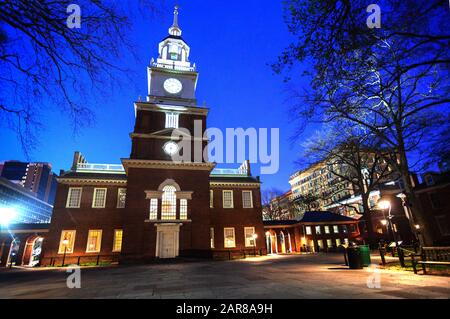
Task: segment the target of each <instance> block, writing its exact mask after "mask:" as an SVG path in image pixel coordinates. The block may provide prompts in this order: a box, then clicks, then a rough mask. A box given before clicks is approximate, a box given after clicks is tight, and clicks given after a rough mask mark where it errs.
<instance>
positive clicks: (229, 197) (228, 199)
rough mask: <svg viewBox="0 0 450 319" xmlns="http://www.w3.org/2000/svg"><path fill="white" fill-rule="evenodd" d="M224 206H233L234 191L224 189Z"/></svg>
mask: <svg viewBox="0 0 450 319" xmlns="http://www.w3.org/2000/svg"><path fill="white" fill-rule="evenodd" d="M223 208H233V191H223Z"/></svg>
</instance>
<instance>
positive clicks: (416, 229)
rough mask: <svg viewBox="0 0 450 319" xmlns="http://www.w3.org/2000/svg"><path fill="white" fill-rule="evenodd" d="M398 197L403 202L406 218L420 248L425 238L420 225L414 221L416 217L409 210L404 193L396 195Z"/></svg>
mask: <svg viewBox="0 0 450 319" xmlns="http://www.w3.org/2000/svg"><path fill="white" fill-rule="evenodd" d="M396 197H398V198H400V199H401V201H402V205H403V209H404V211H405V215H406V218H408V222H409V227H410V228H411V232H412V233H413V234H414V236H415V237H416V240H417V241H418V242H419V244H420V246H423V238H422V235H421V234H420V225H418V224H416V223H415V221H414V216H413V215H412V212H411V210H410V208H409V205H408V203H407V202H406V195H405V194H404V193H400V194H398V195H396Z"/></svg>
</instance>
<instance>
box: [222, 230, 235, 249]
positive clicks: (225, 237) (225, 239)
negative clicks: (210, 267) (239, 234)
mask: <svg viewBox="0 0 450 319" xmlns="http://www.w3.org/2000/svg"><path fill="white" fill-rule="evenodd" d="M230 229H232V230H233V241H234V245H233V246H227V245H226V243H227V236H226V235H227V232H226V231H227V230H230ZM223 247H224V248H236V230H235V229H234V227H225V228H224V229H223Z"/></svg>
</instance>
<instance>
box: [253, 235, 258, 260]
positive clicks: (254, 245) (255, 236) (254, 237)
mask: <svg viewBox="0 0 450 319" xmlns="http://www.w3.org/2000/svg"><path fill="white" fill-rule="evenodd" d="M252 237H253V251H254V253H255V256H256V238H258V234H253V235H252Z"/></svg>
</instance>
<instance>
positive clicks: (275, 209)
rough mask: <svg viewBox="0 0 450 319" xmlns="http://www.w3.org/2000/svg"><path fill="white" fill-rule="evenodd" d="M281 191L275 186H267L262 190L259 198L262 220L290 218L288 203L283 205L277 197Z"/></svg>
mask: <svg viewBox="0 0 450 319" xmlns="http://www.w3.org/2000/svg"><path fill="white" fill-rule="evenodd" d="M282 195H283V192H282V191H280V190H279V189H276V188H269V189H266V190H264V191H262V194H261V200H262V206H263V219H264V220H285V219H290V218H291V215H290V210H289V208H290V203H286V204H287V205H288V206H286V207H284V206H283V204H282V203H281V202H280V200H279V198H280V196H282Z"/></svg>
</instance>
